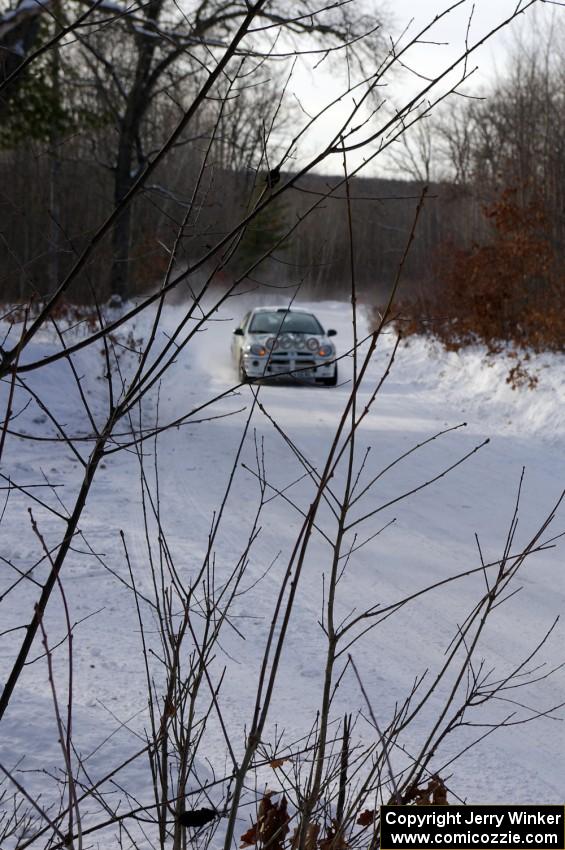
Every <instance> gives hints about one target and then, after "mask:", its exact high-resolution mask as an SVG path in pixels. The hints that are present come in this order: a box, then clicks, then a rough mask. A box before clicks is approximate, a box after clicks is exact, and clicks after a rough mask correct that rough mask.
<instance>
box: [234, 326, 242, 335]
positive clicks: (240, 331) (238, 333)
mask: <svg viewBox="0 0 565 850" xmlns="http://www.w3.org/2000/svg"><path fill="white" fill-rule="evenodd" d="M234 334H235V335H236V336H243V330H242V328H236V329H235V330H234Z"/></svg>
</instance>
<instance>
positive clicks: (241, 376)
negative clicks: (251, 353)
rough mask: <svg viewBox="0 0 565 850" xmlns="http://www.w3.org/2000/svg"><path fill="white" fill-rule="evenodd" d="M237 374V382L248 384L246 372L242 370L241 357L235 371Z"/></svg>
mask: <svg viewBox="0 0 565 850" xmlns="http://www.w3.org/2000/svg"><path fill="white" fill-rule="evenodd" d="M237 371H238V374H239V380H240V381H241V383H242V384H248V383H249V378H248V377H247V372H246V371H245V369H244V368H243V357H240V358H239V369H238V370H237Z"/></svg>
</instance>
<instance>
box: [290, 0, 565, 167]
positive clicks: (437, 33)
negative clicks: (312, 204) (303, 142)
mask: <svg viewBox="0 0 565 850" xmlns="http://www.w3.org/2000/svg"><path fill="white" fill-rule="evenodd" d="M354 2H355V3H359V5H361V4H362V5H363V6H364V8H365V9H366V10H367V9H368V10H370V9H371V8H373V9H375V11H378V10H381V9H383V5H384V6H385V7H387V15H388V25H387V27H386V32H387V34H390V35H391V36H393V37H395V38H397V37H398V36H399V35H400V33H401V32H402V31H403V29H404V28H405V27H408V31H407V32H406V34H405V36H404V41H403V43H406V41H408V40H410V38H414V37H415V35H416V34H417V33H418V32H419V31H420V30H421V29H422V28H423V27H424V26H425V25H426V24H428V23H429V22H431V21H433V19H434V17H435V16H436V15H437V14H439V13H441V12H442V11H444V10H445V9H447V8H448V6H449V5H450V4H449V3H447V2H441V0H387V2H386V4H383V2H382V0H365V2H363V0H354ZM526 2H527V0H526ZM516 4H517V0H474V2H473V0H464V2H463V3H461V5H460V6H459V7H458V8H457V9H455V10H454V11H452V12H451V13H450V14H449V15H446V16H445V17H444V18H443V19H442V20H440V21H439V22H437V24H435V25H434V27H433V30H431V31H430V32H429V33H428V34H427V36H426V39H427V40H429V41H430V42H431V43H428V44H420V45H417V46H414V47H412V48H411V49H410V51H409V53H408V54H407V55H406V68H405V70H403V71H400V72H397V73H395V75H394V76H393V77H391V78H390V79H389V80H388V85H387V86H386V87H384V88H382V89H380V92H381V93H382V96H383V98H386V99H387V100H388V101H389V102H390V103H393V104H394V105H395V106H398V105H399V104H400V103H402V102H406V101H407V100H408V99H409V97H410V96H413V95H414V94H415V93H416V92H417V91H420V90H421V88H422V86H423V85H425V82H424V81H423V80H422V78H421V77H419V76H417V74H419V75H423V76H425V77H434V76H436V75H437V74H438V73H440V72H441V71H442V70H443V69H445V68H446V67H448V66H449V64H450V63H451V62H453V61H454V60H455V59H456V58H457V57H458V56H460V55H461V53H462V52H463V51H464V48H465V36H466V32H467V26H468V22H469V15H470V13H471V10H472V9H473V7H474V9H473V16H472V19H471V24H470V29H469V43H470V44H474V43H475V42H477V41H479V40H480V39H481V38H482V37H484V36H485V35H486V34H487V33H489V32H490V31H491V30H493V29H494V28H495V27H497V26H498V25H500V23H501V22H502V21H504V20H505V18H508V17H510V15H511V14H512V12H513V11H514V10H515V8H516ZM524 5H525V2H522V6H524ZM552 16H555V17H556V18H562V19H563V20H565V7H560V6H556V5H552V4H550V3H543V2H541V0H538V2H537V3H535V4H534V8H532V9H529V10H527V11H526V12H525V13H524V14H523V15H520V16H518V18H517V19H516V20H515V21H513V22H512V24H510V25H509V26H508V27H505V28H504V29H503V30H502V31H500V32H498V33H496V34H495V35H494V36H492V38H491V39H489V41H488V42H487V43H486V44H485V45H483V46H482V47H480V48H479V49H477V51H476V52H474V53H473V55H472V57H471V58H470V60H469V70H470V69H471V68H474V67H475V66H478V67H477V70H476V71H475V72H474V73H473V74H472V75H471V77H470V79H469V80H468V81H467V82H466V83H465V89H464V91H466V92H468V93H470V94H479V93H480V94H483V93H485V92H487V91H488V89H489V87H490V85H492V83H493V82H494V80H495V79H496V76H497V74H499V75H500V74H503V73H504V70H505V66H507V61H508V55H509V53H510V51H511V50H512V45H513V43H515V38H516V36H517V34H518V33H519V32H520V30H523V31H524V33H526V34H527V33H528V32H530V33H531V32H533V31H534V29H535V26H536V21H537V23H538V24H543V23H544V22H545V21H549V19H550V18H551V17H552ZM411 21H412V23H411ZM409 69H412V70H413V71H415V72H417V74H413V73H411V71H410V70H409ZM459 73H460V72H459ZM450 82H451V83H452V84H453V83H454V82H455V78H454V77H452V78H451V80H450ZM342 87H343V80H339V79H338V77H337V76H336V75H335V73H330V69H329V68H326V67H325V66H322V68H321V69H320V68H319V69H317V71H316V72H315V74H314V75H312V74H310V73H309V72H307V71H305V70H302V71H300V72H299V73H298V75H297V77H296V81H295V87H294V90H295V92H296V95H297V96H298V97H300V99H301V102H302V103H303V105H304V107H305V108H306V109H307V110H308V112H309V113H313V112H315V111H317V109H318V108H320V107H321V106H322V105H323V104H324V103H327V102H328V101H329V100H331V99H333V98H334V97H336V96H337V95H338V93H339V91H340V90H342ZM444 87H445V86H444ZM346 111H347V107H346V105H345V103H344V104H343V105H342V106H341V107H338V108H336V110H335V113H334V115H333V117H332V118H329V117H327V118H326V119H325V120H324V121H322V122H320V123H319V125H318V124H317V125H316V126H317V129H316V132H315V134H313V136H312V138H311V144H312V147H310V151H314V149H315V147H316V145H317V143H318V144H319V143H320V142H321V141H322V140H323V139H324V138H325V137H327V133H328V132H331V131H332V129H333V127H334V126H337V122H338V119H339V117H340V115H345V114H346ZM355 161H356V162H358V161H359V159H358V158H357V159H356V160H355ZM336 167H338V163H337V162H336V163H334V164H332V165H331V166H330V167H329V169H328V167H327V166H326V167H325V168H324V170H330V171H335V170H336ZM371 170H372V171H373V169H371ZM373 173H374V172H373Z"/></svg>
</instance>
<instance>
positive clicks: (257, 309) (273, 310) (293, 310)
mask: <svg viewBox="0 0 565 850" xmlns="http://www.w3.org/2000/svg"><path fill="white" fill-rule="evenodd" d="M251 312H252V313H307V314H308V315H313V313H312V311H311V310H305V309H304V308H303V307H285V306H284V305H283V306H282V307H279V306H277V305H276V304H274V305H273V306H272V307H254V308H253V310H252V311H251Z"/></svg>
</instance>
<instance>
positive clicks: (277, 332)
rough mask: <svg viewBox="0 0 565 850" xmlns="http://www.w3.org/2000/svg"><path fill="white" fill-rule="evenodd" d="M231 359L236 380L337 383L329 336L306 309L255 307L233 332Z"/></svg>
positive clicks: (334, 332) (329, 384) (335, 364)
mask: <svg viewBox="0 0 565 850" xmlns="http://www.w3.org/2000/svg"><path fill="white" fill-rule="evenodd" d="M233 334H234V335H233V340H232V356H233V359H234V363H235V365H236V368H237V369H238V372H239V377H240V380H242V381H249V380H258V379H265V378H274V377H275V376H279V377H281V378H282V377H284V378H285V379H288V380H293V379H294V380H297V381H305V382H308V383H317V384H326V385H327V386H330V387H334V386H335V385H336V384H337V363H336V362H335V357H336V351H335V347H334V345H333V343H332V342H331V341H330V339H329V337H332V336H335V335H336V331H335V330H328V331H324V329H323V327H322V325H321V324H320V322H319V321H318V319H317V318H316V316H314V314H313V313H309V312H308V311H307V310H299V309H296V308H294V307H293V308H292V309H289V308H288V307H257V308H256V309H255V310H251V311H250V312H249V313H246V315H245V316H244V317H243V319H242V320H241V322H240V324H239V327H237V328H236V329H235V330H234V332H233Z"/></svg>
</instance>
